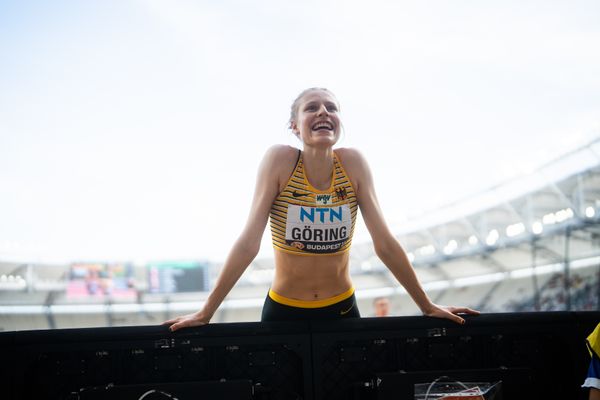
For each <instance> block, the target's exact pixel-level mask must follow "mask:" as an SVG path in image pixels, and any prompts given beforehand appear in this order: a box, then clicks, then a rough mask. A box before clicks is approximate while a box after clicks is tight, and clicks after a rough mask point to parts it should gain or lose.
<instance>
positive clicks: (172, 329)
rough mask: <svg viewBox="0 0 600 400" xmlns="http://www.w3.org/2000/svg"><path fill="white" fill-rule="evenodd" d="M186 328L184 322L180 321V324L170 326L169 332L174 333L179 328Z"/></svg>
mask: <svg viewBox="0 0 600 400" xmlns="http://www.w3.org/2000/svg"><path fill="white" fill-rule="evenodd" d="M186 326H187V324H186V322H185V321H181V322H177V323H175V324H173V325H171V327H170V328H169V329H170V330H171V332H175V331H176V330H179V329H181V328H185V327H186Z"/></svg>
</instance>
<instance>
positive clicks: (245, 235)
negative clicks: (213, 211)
mask: <svg viewBox="0 0 600 400" xmlns="http://www.w3.org/2000/svg"><path fill="white" fill-rule="evenodd" d="M289 150H290V148H289V147H286V146H273V147H272V148H270V149H269V150H268V151H267V153H266V154H265V156H264V158H263V160H262V162H261V164H260V167H259V171H258V177H257V181H256V187H255V191H254V198H253V200H252V206H251V208H250V214H249V216H248V220H247V221H246V225H245V226H244V229H243V230H242V233H241V234H240V236H239V237H238V239H237V240H236V241H235V243H234V244H233V247H232V249H231V250H230V252H229V255H228V256H227V259H226V260H225V264H224V265H223V269H222V270H221V273H220V274H219V277H218V278H217V282H216V284H215V287H214V289H213V290H212V292H211V293H210V295H209V296H208V299H207V300H206V303H205V304H204V307H203V308H202V309H201V310H199V311H197V312H195V313H192V314H187V315H183V316H179V317H176V318H173V319H170V320H168V321H165V322H164V323H163V325H170V329H171V331H176V330H177V329H180V328H184V327H189V326H198V325H204V324H207V323H208V322H209V321H210V319H211V318H212V316H213V314H214V313H215V312H216V311H217V308H218V307H219V305H220V304H221V303H222V302H223V299H225V296H227V294H228V293H229V292H230V291H231V289H232V288H233V285H235V283H236V282H237V281H238V279H239V278H240V276H242V273H244V271H245V270H246V268H248V265H250V263H251V262H252V260H253V259H254V257H256V255H257V254H258V251H259V249H260V242H261V239H262V236H263V233H264V230H265V226H266V224H267V221H268V218H269V212H270V210H271V205H272V204H273V201H274V200H275V198H276V197H277V195H278V194H279V181H280V178H279V177H280V176H281V175H280V172H281V168H282V166H285V165H286V162H284V159H285V158H287V157H286V156H287V155H288V154H289Z"/></svg>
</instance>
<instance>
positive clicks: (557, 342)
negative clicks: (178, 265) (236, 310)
mask: <svg viewBox="0 0 600 400" xmlns="http://www.w3.org/2000/svg"><path fill="white" fill-rule="evenodd" d="M466 320H467V323H466V324H465V325H458V324H455V323H453V322H450V321H447V320H441V319H435V318H428V317H388V318H360V319H354V320H342V321H332V322H318V323H317V322H306V323H303V322H298V323H229V324H210V325H208V326H204V327H197V328H189V329H183V330H180V331H178V332H175V333H171V332H169V331H168V329H167V328H166V327H164V326H143V327H122V328H86V329H60V330H39V331H17V332H3V333H0V351H1V354H2V359H3V363H2V370H1V371H2V381H3V384H2V388H3V393H4V395H3V396H2V398H3V399H19V400H20V399H61V400H62V399H81V400H86V399H89V400H92V399H93V400H95V399H111V400H118V399H140V398H144V400H153V399H169V398H177V399H179V400H186V399H215V398H217V399H275V400H277V399H315V400H317V399H319V400H320V399H328V400H329V399H331V400H335V399H365V400H366V399H413V394H412V391H413V388H414V384H416V383H426V382H432V381H433V380H435V379H436V378H438V377H440V376H448V377H449V378H450V379H454V380H457V381H466V382H483V381H485V382H495V381H502V385H501V392H502V393H501V395H502V398H503V399H504V400H513V399H515V400H520V399H523V400H525V399H527V400H531V399H540V400H541V399H584V398H585V394H586V393H585V391H584V390H583V389H581V388H580V386H581V383H582V382H583V380H584V378H585V373H586V370H587V366H588V364H589V355H588V353H587V349H586V347H585V342H584V341H585V337H586V336H587V335H588V334H589V333H590V332H591V331H592V330H593V328H594V327H595V326H596V324H597V323H598V322H600V312H543V313H501V314H483V315H480V316H466Z"/></svg>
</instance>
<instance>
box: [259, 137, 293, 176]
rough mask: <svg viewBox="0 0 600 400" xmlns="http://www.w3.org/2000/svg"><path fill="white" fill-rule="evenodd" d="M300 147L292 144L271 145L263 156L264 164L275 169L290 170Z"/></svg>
mask: <svg viewBox="0 0 600 400" xmlns="http://www.w3.org/2000/svg"><path fill="white" fill-rule="evenodd" d="M297 158H298V149H297V148H295V147H292V146H287V145H283V144H277V145H273V146H271V147H269V148H268V149H267V151H266V153H265V155H264V157H263V165H264V166H265V167H267V168H269V169H270V170H271V172H273V171H277V170H281V169H283V170H288V169H289V166H290V165H293V164H295V163H296V160H297Z"/></svg>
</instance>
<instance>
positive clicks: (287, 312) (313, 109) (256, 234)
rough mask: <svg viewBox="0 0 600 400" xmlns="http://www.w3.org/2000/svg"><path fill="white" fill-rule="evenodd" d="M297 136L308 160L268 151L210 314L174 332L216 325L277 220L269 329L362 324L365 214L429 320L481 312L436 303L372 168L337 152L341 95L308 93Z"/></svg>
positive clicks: (208, 305)
mask: <svg viewBox="0 0 600 400" xmlns="http://www.w3.org/2000/svg"><path fill="white" fill-rule="evenodd" d="M264 110H265V111H266V112H265V113H264V118H272V115H271V114H270V112H269V111H267V110H270V107H268V105H265V107H264ZM375 117H376V116H375ZM289 128H290V129H291V131H292V133H293V134H294V135H295V136H296V137H297V138H298V139H299V140H300V141H301V143H302V151H301V150H299V149H297V148H294V147H291V146H284V145H276V146H273V147H271V148H270V149H269V150H268V151H267V152H266V154H265V156H264V158H263V160H262V162H261V165H260V168H259V171H258V177H257V181H256V187H255V193H254V198H253V201H252V204H251V207H250V214H249V216H248V219H247V222H246V225H245V227H244V228H243V230H242V232H241V235H240V236H239V238H238V239H237V241H236V242H235V243H234V244H233V246H232V249H231V251H230V253H229V255H228V257H227V259H226V261H225V264H224V266H223V268H222V270H221V273H220V275H219V277H218V279H217V282H216V284H215V287H214V288H213V290H212V292H211V293H210V295H209V297H208V298H207V300H206V302H205V304H204V306H203V308H202V309H201V310H199V311H197V312H195V313H192V314H188V315H184V316H179V317H176V318H173V319H170V320H168V321H165V324H166V325H169V326H170V329H171V330H173V331H175V330H177V329H180V328H183V327H188V326H196V325H203V324H206V323H208V322H209V321H210V319H211V318H212V316H213V314H214V313H215V311H216V310H217V308H218V307H219V305H220V304H221V302H222V301H223V299H224V298H225V296H226V295H227V294H228V293H229V291H230V290H231V289H232V287H233V286H234V284H235V283H236V282H237V280H238V279H239V278H240V276H241V275H242V273H243V272H244V270H245V269H246V268H247V267H248V265H249V264H250V263H251V262H252V260H253V259H254V257H256V255H257V253H258V250H259V246H260V242H261V238H262V235H263V231H264V229H265V226H266V224H267V221H268V220H269V217H270V226H271V236H272V240H273V246H274V248H275V277H274V279H273V283H272V285H271V289H270V290H269V293H268V295H267V297H266V299H265V303H264V306H263V312H262V320H263V321H285V320H303V319H304V320H307V319H337V318H348V317H360V313H359V311H358V308H357V305H356V299H355V296H354V286H353V284H352V281H351V279H350V274H349V261H350V258H349V252H348V251H349V249H350V244H351V241H352V234H353V232H354V225H355V220H356V215H357V210H358V207H360V210H361V214H362V216H363V219H364V221H365V224H366V226H367V228H368V230H369V232H370V234H371V238H372V240H373V244H374V247H375V251H376V254H377V255H378V256H379V258H380V259H381V260H382V261H383V262H384V264H385V265H386V266H387V267H388V268H389V269H390V271H391V272H392V273H393V274H394V276H395V277H396V279H397V280H398V281H399V282H400V284H402V285H403V286H404V288H406V290H407V292H408V293H409V294H410V296H411V297H412V299H413V300H414V301H415V302H416V304H417V305H418V306H419V308H420V309H421V311H422V312H423V314H424V315H428V316H432V317H438V318H448V319H450V320H452V321H455V322H457V323H464V319H463V317H461V316H460V315H458V314H462V313H469V314H477V313H478V312H477V311H474V310H472V309H470V308H466V307H452V306H440V305H437V304H434V303H433V302H432V301H431V300H430V299H429V297H428V296H427V294H426V293H425V291H424V290H423V288H422V287H421V284H420V283H419V281H418V279H417V276H416V274H415V271H414V269H413V267H412V265H411V263H410V261H409V260H408V257H407V255H406V253H405V252H404V250H403V249H402V247H401V245H400V243H398V241H397V240H396V238H395V237H394V235H393V234H392V233H391V232H390V230H389V228H388V226H387V224H386V221H385V219H384V217H383V213H382V211H381V209H380V207H379V204H378V201H377V196H376V194H375V189H374V185H373V178H372V176H371V172H370V169H369V166H368V164H367V161H366V160H365V158H364V157H363V156H362V154H361V153H359V152H358V151H357V150H355V149H350V148H338V149H336V150H334V149H333V147H334V145H335V144H336V143H337V141H338V139H339V137H340V133H341V131H342V122H341V119H340V107H339V103H338V101H337V99H336V97H335V96H334V95H333V93H331V92H330V91H329V90H327V89H322V88H311V89H307V90H305V91H303V92H302V93H301V94H300V95H299V96H298V97H297V98H296V100H295V101H294V102H293V104H292V107H291V115H290V119H289ZM234 161H235V160H234ZM240 168H244V166H240Z"/></svg>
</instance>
